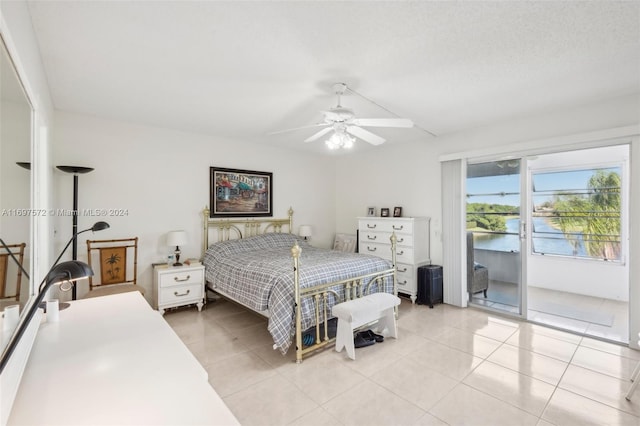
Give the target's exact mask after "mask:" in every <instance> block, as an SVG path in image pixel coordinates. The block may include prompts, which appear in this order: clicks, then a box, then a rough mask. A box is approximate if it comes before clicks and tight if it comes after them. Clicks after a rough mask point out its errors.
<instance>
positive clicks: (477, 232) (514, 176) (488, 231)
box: [466, 159, 520, 252]
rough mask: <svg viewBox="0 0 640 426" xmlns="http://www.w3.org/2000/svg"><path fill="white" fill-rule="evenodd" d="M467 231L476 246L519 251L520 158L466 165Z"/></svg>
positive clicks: (477, 247) (478, 247)
mask: <svg viewBox="0 0 640 426" xmlns="http://www.w3.org/2000/svg"><path fill="white" fill-rule="evenodd" d="M466 185H467V217H466V221H467V230H468V231H473V233H474V236H475V238H474V247H475V248H476V249H485V250H493V251H504V252H518V251H520V239H519V229H520V160H519V159H513V160H505V161H493V162H487V163H477V164H469V165H468V166H467V181H466Z"/></svg>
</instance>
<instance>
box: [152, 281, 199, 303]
mask: <svg viewBox="0 0 640 426" xmlns="http://www.w3.org/2000/svg"><path fill="white" fill-rule="evenodd" d="M202 297H203V296H202V284H200V283H194V284H183V285H180V286H171V287H165V288H161V289H160V300H159V301H158V303H159V304H160V305H161V306H164V305H175V304H178V305H179V304H181V303H182V302H184V303H189V301H190V300H202Z"/></svg>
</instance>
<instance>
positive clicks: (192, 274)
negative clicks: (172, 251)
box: [153, 264, 204, 315]
mask: <svg viewBox="0 0 640 426" xmlns="http://www.w3.org/2000/svg"><path fill="white" fill-rule="evenodd" d="M153 301H154V305H155V306H154V307H155V308H156V309H158V311H160V313H161V314H162V315H164V311H165V309H167V308H174V307H177V306H185V305H190V304H192V303H195V304H197V305H198V311H202V306H203V305H204V266H203V265H197V266H193V265H192V266H187V265H184V266H167V265H166V264H159V265H153Z"/></svg>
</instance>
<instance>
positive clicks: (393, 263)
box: [389, 231, 399, 319]
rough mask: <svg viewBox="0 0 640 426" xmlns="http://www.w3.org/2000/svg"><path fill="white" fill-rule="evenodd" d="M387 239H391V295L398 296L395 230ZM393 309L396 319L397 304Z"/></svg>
mask: <svg viewBox="0 0 640 426" xmlns="http://www.w3.org/2000/svg"><path fill="white" fill-rule="evenodd" d="M389 239H390V240H391V266H392V267H393V295H394V296H396V297H398V276H397V275H398V268H397V267H396V258H397V256H398V255H397V251H396V244H397V243H398V237H396V233H395V231H394V232H392V233H391V237H389ZM393 310H394V314H395V316H396V319H398V314H399V312H398V305H396V306H394V307H393Z"/></svg>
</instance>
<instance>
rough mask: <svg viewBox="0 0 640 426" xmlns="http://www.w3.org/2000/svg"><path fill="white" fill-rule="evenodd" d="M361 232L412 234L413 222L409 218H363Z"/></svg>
mask: <svg viewBox="0 0 640 426" xmlns="http://www.w3.org/2000/svg"><path fill="white" fill-rule="evenodd" d="M359 225H360V226H359V228H360V232H363V231H376V232H388V233H391V232H395V233H396V234H398V233H404V234H412V233H413V222H411V221H409V220H406V221H405V220H381V219H362V220H360V223H359Z"/></svg>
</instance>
